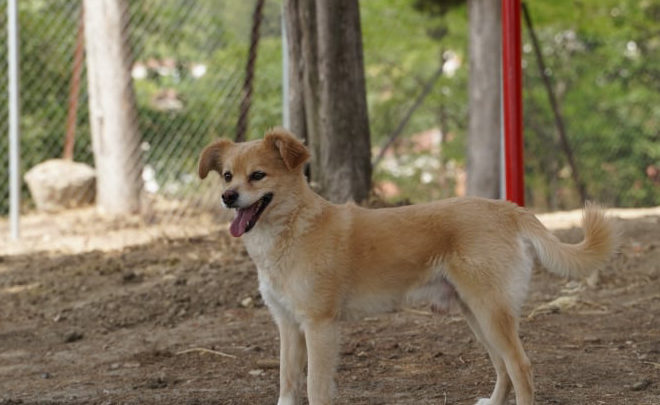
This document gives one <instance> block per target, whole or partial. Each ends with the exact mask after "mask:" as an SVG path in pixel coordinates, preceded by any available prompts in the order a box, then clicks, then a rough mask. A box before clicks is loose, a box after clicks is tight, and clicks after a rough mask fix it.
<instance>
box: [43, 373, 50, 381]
mask: <svg viewBox="0 0 660 405" xmlns="http://www.w3.org/2000/svg"><path fill="white" fill-rule="evenodd" d="M51 377H52V375H50V373H41V378H43V379H44V380H47V379H49V378H51Z"/></svg>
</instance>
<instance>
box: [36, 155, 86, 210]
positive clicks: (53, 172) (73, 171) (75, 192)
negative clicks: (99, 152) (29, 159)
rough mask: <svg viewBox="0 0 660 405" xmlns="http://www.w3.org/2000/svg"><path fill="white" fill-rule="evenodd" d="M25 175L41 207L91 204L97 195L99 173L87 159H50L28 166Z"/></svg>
mask: <svg viewBox="0 0 660 405" xmlns="http://www.w3.org/2000/svg"><path fill="white" fill-rule="evenodd" d="M24 178H25V182H26V183H27V185H28V188H29V189H30V194H31V195H32V198H33V199H34V202H35V204H36V205H37V209H38V210H39V211H45V212H57V211H61V210H65V209H68V208H75V207H80V206H83V205H88V204H91V203H93V202H94V198H95V196H96V188H95V187H96V173H95V171H94V169H93V168H92V167H90V166H88V165H86V164H84V163H77V162H72V161H70V160H64V159H52V160H47V161H45V162H42V163H39V164H38V165H36V166H34V167H33V168H32V169H30V170H28V172H27V173H25V177H24Z"/></svg>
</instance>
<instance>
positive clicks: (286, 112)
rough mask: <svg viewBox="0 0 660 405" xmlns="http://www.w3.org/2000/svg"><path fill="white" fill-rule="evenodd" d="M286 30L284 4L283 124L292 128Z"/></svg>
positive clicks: (283, 7) (287, 127)
mask: <svg viewBox="0 0 660 405" xmlns="http://www.w3.org/2000/svg"><path fill="white" fill-rule="evenodd" d="M288 41H289V40H288V38H287V32H286V9H285V6H284V4H282V126H283V127H284V128H286V129H291V117H290V116H289V114H290V112H289V42H288Z"/></svg>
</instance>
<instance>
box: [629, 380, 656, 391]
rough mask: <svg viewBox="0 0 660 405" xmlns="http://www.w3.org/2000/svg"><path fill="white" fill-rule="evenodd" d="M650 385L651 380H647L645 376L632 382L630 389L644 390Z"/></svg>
mask: <svg viewBox="0 0 660 405" xmlns="http://www.w3.org/2000/svg"><path fill="white" fill-rule="evenodd" d="M650 385H651V380H649V379H648V378H645V379H643V380H641V381H637V382H636V383H634V384H633V385H632V387H631V389H632V390H633V391H644V390H645V389H647V388H648V387H649V386H650Z"/></svg>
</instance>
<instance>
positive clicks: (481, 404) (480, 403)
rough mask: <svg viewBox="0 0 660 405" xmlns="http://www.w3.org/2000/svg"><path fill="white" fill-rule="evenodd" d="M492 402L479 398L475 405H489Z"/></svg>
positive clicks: (488, 399)
mask: <svg viewBox="0 0 660 405" xmlns="http://www.w3.org/2000/svg"><path fill="white" fill-rule="evenodd" d="M491 404H492V402H491V401H490V398H479V400H478V401H477V403H476V404H475V405H491Z"/></svg>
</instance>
